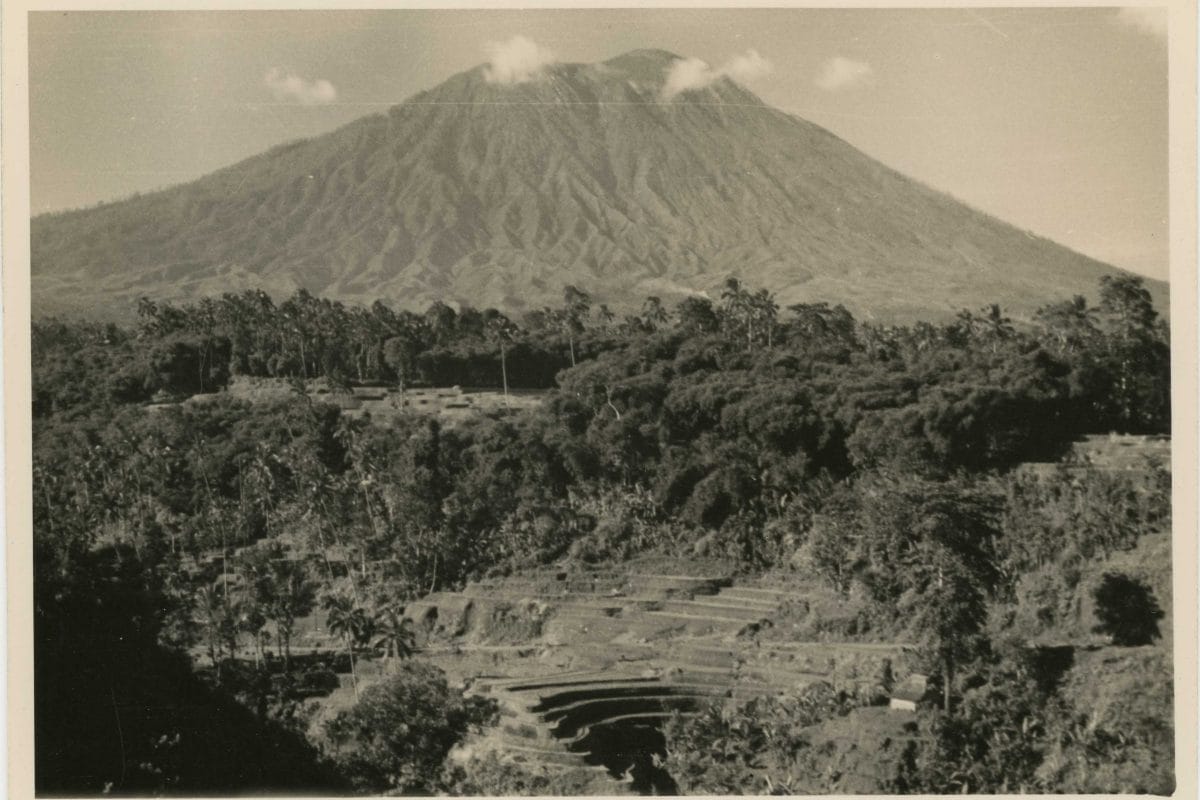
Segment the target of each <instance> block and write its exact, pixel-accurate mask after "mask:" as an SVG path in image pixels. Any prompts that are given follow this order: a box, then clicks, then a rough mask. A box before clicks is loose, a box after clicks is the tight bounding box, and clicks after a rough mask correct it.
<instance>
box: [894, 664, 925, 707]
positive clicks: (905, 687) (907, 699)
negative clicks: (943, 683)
mask: <svg viewBox="0 0 1200 800" xmlns="http://www.w3.org/2000/svg"><path fill="white" fill-rule="evenodd" d="M928 694H929V676H928V675H922V674H920V673H917V672H914V673H913V674H911V675H909V676H908V677H907V678H905V679H904V680H903V681H902V682H901V683H900V685H899V686H897V687H896V688H895V690H894V691H893V692H892V699H891V700H890V701H889V702H888V708H892V709H895V710H897V711H916V710H917V707H918V706H920V705H921V703H922V702H924V700H925V697H926V695H928Z"/></svg>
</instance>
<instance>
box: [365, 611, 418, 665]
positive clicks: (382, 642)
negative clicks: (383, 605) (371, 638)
mask: <svg viewBox="0 0 1200 800" xmlns="http://www.w3.org/2000/svg"><path fill="white" fill-rule="evenodd" d="M376 628H377V630H378V635H377V638H376V640H375V646H376V647H382V648H383V649H384V653H386V658H388V659H389V660H390V659H392V658H398V659H405V658H410V657H411V656H412V655H413V653H415V652H416V651H417V646H416V633H415V632H414V631H413V627H412V620H411V619H408V618H407V617H405V616H402V615H401V614H398V613H397V612H396V611H395V610H394V609H387V610H386V611H384V612H383V613H382V614H381V615H380V617H379V620H378V622H377V623H376Z"/></svg>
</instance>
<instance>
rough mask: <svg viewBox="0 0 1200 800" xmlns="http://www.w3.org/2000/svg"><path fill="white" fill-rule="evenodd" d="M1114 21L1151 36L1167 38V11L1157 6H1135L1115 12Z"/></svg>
mask: <svg viewBox="0 0 1200 800" xmlns="http://www.w3.org/2000/svg"><path fill="white" fill-rule="evenodd" d="M1116 21H1117V22H1118V23H1120V24H1121V25H1129V26H1130V27H1133V28H1137V29H1138V30H1139V31H1141V32H1142V33H1148V34H1150V35H1151V36H1159V37H1161V38H1163V39H1165V38H1167V9H1165V8H1162V7H1158V6H1137V7H1132V6H1131V7H1128V8H1122V9H1119V10H1118V11H1117V16H1116Z"/></svg>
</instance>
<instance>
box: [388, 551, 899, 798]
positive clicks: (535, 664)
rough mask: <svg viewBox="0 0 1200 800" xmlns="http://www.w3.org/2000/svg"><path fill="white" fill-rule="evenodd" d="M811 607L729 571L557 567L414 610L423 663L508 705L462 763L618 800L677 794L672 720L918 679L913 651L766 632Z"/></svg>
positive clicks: (789, 592)
mask: <svg viewBox="0 0 1200 800" xmlns="http://www.w3.org/2000/svg"><path fill="white" fill-rule="evenodd" d="M804 603H806V597H805V592H804V589H803V588H797V587H791V588H789V587H786V586H782V585H775V586H772V585H770V584H769V583H768V582H766V581H746V582H743V581H734V580H733V579H732V578H730V577H729V576H728V575H719V574H715V575H714V574H709V575H672V574H661V573H657V572H649V571H638V570H636V569H634V570H633V571H622V572H616V571H608V570H600V569H597V570H586V571H571V572H568V571H557V572H556V571H553V570H551V571H546V572H537V573H530V574H525V575H521V576H515V577H508V578H499V579H491V580H485V581H481V582H479V583H475V584H471V585H469V586H467V587H466V588H465V589H464V590H463V591H462V592H454V593H450V592H446V593H437V594H434V595H430V596H428V597H426V598H424V599H423V600H421V601H418V602H416V603H413V604H411V605H410V606H409V607H408V609H407V611H406V615H407V616H408V617H409V619H411V620H412V621H413V623H414V624H415V625H416V627H417V629H418V630H419V631H420V636H421V638H422V641H423V645H424V647H423V652H422V657H424V658H427V659H429V660H431V661H433V662H434V663H436V664H437V665H438V666H440V667H441V668H442V669H444V670H446V672H447V673H448V674H449V675H450V676H451V678H452V679H456V680H460V681H462V682H463V683H464V684H465V685H467V686H469V687H470V691H471V692H474V693H478V694H483V695H487V696H490V697H493V698H495V699H496V701H497V702H498V704H499V707H500V710H501V723H500V725H499V726H497V727H496V728H494V729H492V730H489V731H487V732H486V733H485V734H483V735H482V736H479V737H477V738H475V739H474V740H473V741H470V742H468V743H467V745H466V746H465V747H464V748H463V753H461V754H460V755H462V756H464V757H465V756H466V755H469V754H483V753H486V752H489V751H491V752H494V753H496V754H497V755H498V756H499V757H501V758H502V759H507V760H511V761H514V762H517V763H520V764H522V765H523V766H524V767H526V768H527V769H531V770H534V771H541V772H560V773H561V772H580V771H582V772H585V773H591V774H592V775H594V776H595V778H596V779H597V780H601V781H608V782H609V783H608V791H609V792H610V793H611V792H612V791H618V790H621V789H622V788H625V789H632V790H635V791H642V792H647V791H656V792H669V791H672V790H673V788H674V786H673V783H672V782H671V779H670V776H669V775H667V774H666V773H664V772H663V771H662V770H661V769H659V768H658V767H656V766H655V765H654V760H653V754H654V753H656V752H661V750H662V746H663V740H662V735H661V733H660V727H661V724H662V723H663V721H664V720H665V719H666V718H667V717H669V716H670V715H672V714H674V713H679V714H682V715H691V714H695V713H697V712H698V711H699V710H700V709H701V708H703V707H704V706H705V705H706V704H707V703H709V702H711V701H712V700H713V699H717V698H732V699H739V700H748V699H750V698H752V697H755V696H760V695H772V694H774V695H778V694H784V693H789V692H792V691H795V690H797V689H799V688H802V687H804V686H806V685H808V684H811V683H813V682H816V681H827V682H829V683H831V684H833V685H834V686H835V687H837V688H839V689H845V690H848V691H867V690H869V689H870V688H871V687H872V686H874V685H877V684H878V680H879V676H880V674H881V673H882V672H883V671H884V670H885V669H887V668H890V669H892V670H893V674H895V675H897V676H902V675H903V674H904V666H903V661H904V654H905V648H904V647H903V646H902V645H895V644H869V643H859V642H849V641H792V640H785V639H786V637H772V638H773V639H775V638H779V639H781V640H784V641H770V642H768V641H766V640H765V639H762V638H760V637H758V636H756V634H757V633H758V632H759V631H761V630H763V629H765V628H767V627H769V626H771V625H772V624H773V621H774V620H775V619H777V618H781V617H784V616H786V615H787V612H788V610H789V608H793V607H795V606H796V605H798V604H800V605H802V604H804ZM885 663H886V664H887V667H885ZM613 779H623V782H624V787H622V786H621V785H619V784H612V783H611V781H612V780H613Z"/></svg>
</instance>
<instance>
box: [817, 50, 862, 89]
mask: <svg viewBox="0 0 1200 800" xmlns="http://www.w3.org/2000/svg"><path fill="white" fill-rule="evenodd" d="M873 74H874V71H873V70H872V69H871V65H870V64H868V63H867V62H865V61H854V60H853V59H849V58H843V57H842V56H836V57H834V58H831V59H829V60H828V61H826V62H825V65H824V66H822V67H821V72H820V74H818V75H817V77H816V80H814V81H813V83H815V84H816V85H817V86H818V87H819V88H821V89H824V90H825V91H827V92H836V91H839V90H841V89H848V88H850V87H851V86H854V85H856V84H859V83H862V82H863V81H865V80H867V79H869V78H870V77H871V76H872V75H873Z"/></svg>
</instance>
